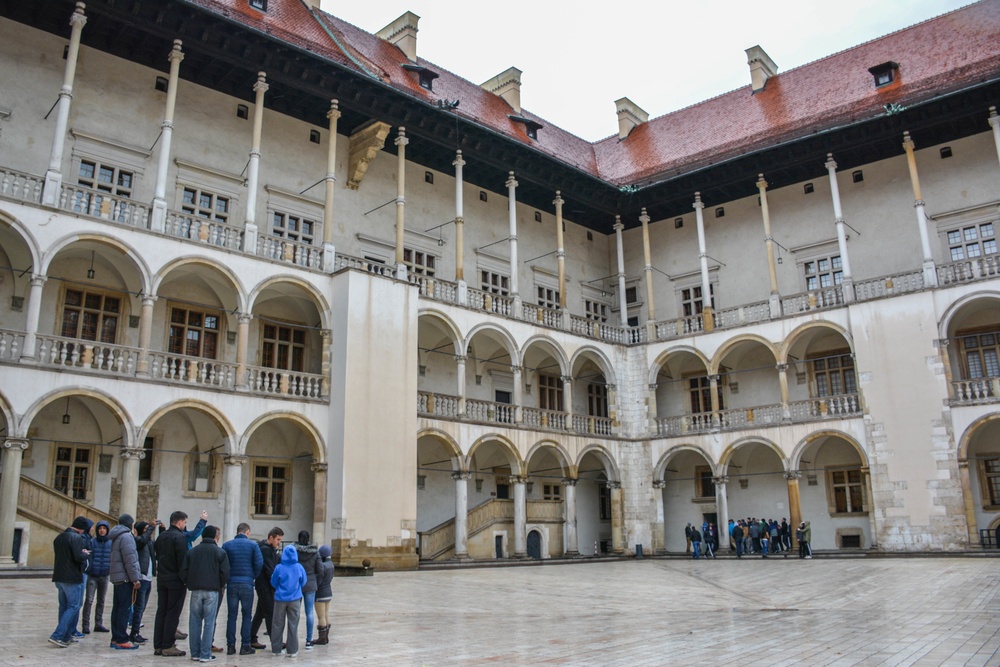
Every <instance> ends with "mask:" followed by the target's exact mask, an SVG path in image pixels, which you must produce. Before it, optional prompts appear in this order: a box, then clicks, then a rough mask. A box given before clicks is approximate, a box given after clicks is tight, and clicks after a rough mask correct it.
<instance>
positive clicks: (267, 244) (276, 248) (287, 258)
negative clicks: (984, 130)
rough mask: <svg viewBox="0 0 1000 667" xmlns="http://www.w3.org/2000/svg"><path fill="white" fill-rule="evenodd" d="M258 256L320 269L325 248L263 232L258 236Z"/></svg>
mask: <svg viewBox="0 0 1000 667" xmlns="http://www.w3.org/2000/svg"><path fill="white" fill-rule="evenodd" d="M257 256H258V257H267V258H270V259H276V260H278V261H279V262H285V263H286V264H295V265H297V266H302V267H305V268H307V269H313V270H316V271H319V270H321V269H322V268H323V249H322V248H319V247H317V246H314V245H311V244H309V243H302V242H301V241H292V240H290V239H286V238H280V237H277V236H270V235H268V234H261V235H260V236H258V237H257Z"/></svg>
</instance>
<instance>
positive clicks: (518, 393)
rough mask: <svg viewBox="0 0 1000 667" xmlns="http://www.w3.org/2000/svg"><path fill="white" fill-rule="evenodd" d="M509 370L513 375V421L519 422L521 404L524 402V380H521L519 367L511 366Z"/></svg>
mask: <svg viewBox="0 0 1000 667" xmlns="http://www.w3.org/2000/svg"><path fill="white" fill-rule="evenodd" d="M510 372H511V374H512V375H513V376H514V423H515V424H520V423H521V419H522V416H521V413H522V410H521V404H522V403H524V382H522V381H521V367H520V366H511V367H510Z"/></svg>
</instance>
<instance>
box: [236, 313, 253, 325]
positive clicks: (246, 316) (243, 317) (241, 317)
mask: <svg viewBox="0 0 1000 667" xmlns="http://www.w3.org/2000/svg"><path fill="white" fill-rule="evenodd" d="M236 319H237V321H238V322H239V323H240V324H250V322H251V320H253V315H251V314H250V313H237V314H236Z"/></svg>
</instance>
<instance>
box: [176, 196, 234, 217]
mask: <svg viewBox="0 0 1000 667" xmlns="http://www.w3.org/2000/svg"><path fill="white" fill-rule="evenodd" d="M181 210H182V211H183V212H185V213H190V214H192V215H196V216H198V217H199V218H208V219H209V220H218V221H219V222H227V221H228V220H229V198H228V197H222V196H220V195H217V194H215V193H212V192H208V191H205V190H198V189H196V188H184V190H183V192H182V194H181Z"/></svg>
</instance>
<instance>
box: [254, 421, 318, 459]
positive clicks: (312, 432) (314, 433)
mask: <svg viewBox="0 0 1000 667" xmlns="http://www.w3.org/2000/svg"><path fill="white" fill-rule="evenodd" d="M279 419H282V420H287V421H290V422H293V423H295V424H296V425H297V426H298V427H299V428H301V429H302V431H303V432H304V433H306V434H307V435H309V436H310V437H311V438H312V443H313V449H314V452H313V455H314V456H315V458H316V460H315V463H326V444H325V443H324V441H323V436H322V435H321V434H320V432H319V429H317V428H316V425H315V424H313V423H312V422H311V421H309V420H308V419H306V418H305V417H304V416H302V415H301V414H298V413H296V412H287V411H283V410H275V411H274V412H267V413H265V414H262V415H260V416H259V417H257V418H256V419H255V420H253V422H251V424H250V425H249V426H248V427H247V429H246V431H244V432H243V436H242V437H241V438H240V440H239V445H238V446H237V451H236V452H235V453H237V454H245V453H246V451H247V445H248V444H249V443H250V438H251V437H252V436H253V434H254V433H255V432H256V431H257V429H259V428H260V427H261V426H263V425H264V424H266V423H267V422H270V421H275V420H279Z"/></svg>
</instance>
